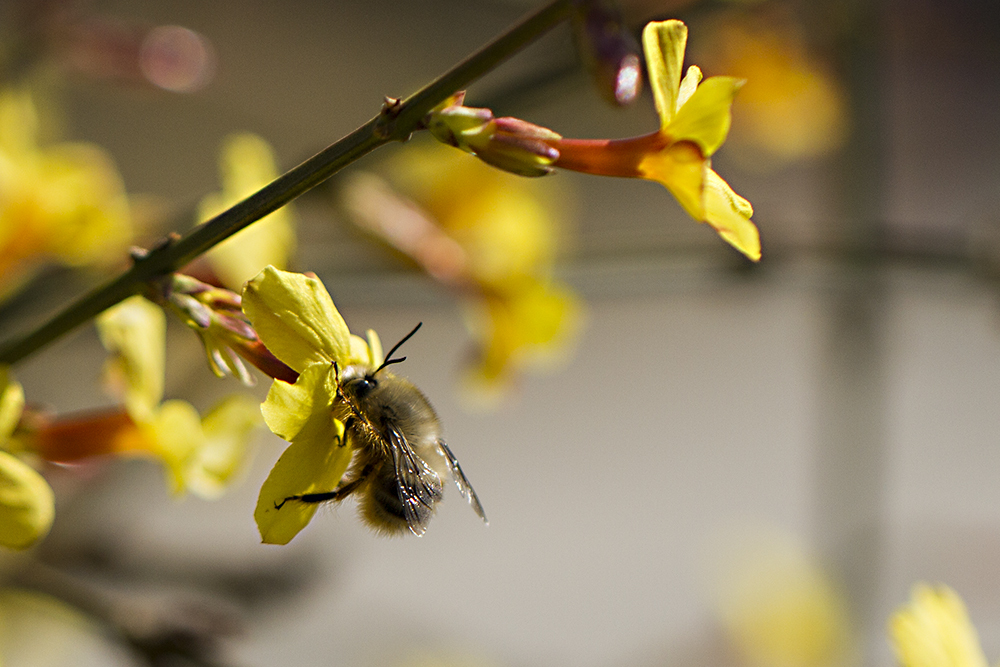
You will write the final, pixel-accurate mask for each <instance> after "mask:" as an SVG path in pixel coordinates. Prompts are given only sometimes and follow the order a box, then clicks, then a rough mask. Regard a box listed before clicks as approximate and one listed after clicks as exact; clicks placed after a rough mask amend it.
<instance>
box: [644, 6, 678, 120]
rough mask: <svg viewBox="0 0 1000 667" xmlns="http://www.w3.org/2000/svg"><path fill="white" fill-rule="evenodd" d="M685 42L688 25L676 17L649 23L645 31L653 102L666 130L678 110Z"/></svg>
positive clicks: (645, 46)
mask: <svg viewBox="0 0 1000 667" xmlns="http://www.w3.org/2000/svg"><path fill="white" fill-rule="evenodd" d="M686 45H687V26H686V25H684V23H682V22H681V21H678V20H676V19H671V20H669V21H659V22H652V23H647V24H646V27H645V29H643V31H642V46H643V48H644V49H645V51H646V69H647V70H648V72H649V87H650V88H651V89H652V91H653V101H654V102H655V103H656V112H657V113H658V114H659V115H660V127H661V128H663V129H666V127H667V125H669V124H670V121H671V120H673V117H674V114H675V113H676V112H677V96H678V89H679V88H680V84H681V69H682V67H683V65H684V47H685V46H686Z"/></svg>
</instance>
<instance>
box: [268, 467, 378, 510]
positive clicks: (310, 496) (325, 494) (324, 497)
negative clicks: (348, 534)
mask: <svg viewBox="0 0 1000 667" xmlns="http://www.w3.org/2000/svg"><path fill="white" fill-rule="evenodd" d="M372 469H373V466H370V465H368V466H365V467H364V468H363V469H362V470H361V474H359V475H358V476H357V477H356V478H354V479H352V480H351V481H350V482H348V483H347V484H343V485H341V486H338V487H337V488H336V489H334V490H333V491H320V492H319V493H303V494H300V495H297V496H288V497H287V498H285V499H284V500H282V501H281V502H280V503H274V509H276V510H280V509H281V508H282V507H284V505H285V503H287V502H288V501H289V500H300V501H302V502H304V503H325V502H326V501H328V500H343V499H344V498H346V497H347V496H349V495H351V494H352V493H354V492H355V491H357V490H358V487H359V486H361V484H362V483H363V482H364V481H365V479H366V478H367V477H368V475H370V474H371V471H372Z"/></svg>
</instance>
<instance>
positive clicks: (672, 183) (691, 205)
mask: <svg viewBox="0 0 1000 667" xmlns="http://www.w3.org/2000/svg"><path fill="white" fill-rule="evenodd" d="M706 164H707V161H706V160H705V158H704V157H703V156H702V154H701V150H700V149H699V148H698V146H696V145H695V144H693V143H691V142H689V141H682V142H680V143H676V144H673V145H672V146H670V147H669V148H667V149H665V150H662V151H660V152H659V153H654V154H651V155H648V156H646V157H645V158H644V159H643V161H642V162H641V163H640V164H639V171H640V173H641V174H642V177H643V178H646V179H649V180H653V181H657V182H658V183H660V184H662V185H663V186H664V187H666V188H667V189H668V190H670V193H671V194H672V195H673V196H674V197H675V198H676V199H677V201H678V202H679V203H680V205H681V206H683V207H684V210H685V211H687V213H688V215H690V216H691V217H692V218H694V219H695V220H698V221H703V220H704V219H705V206H704V203H703V198H702V191H703V189H704V183H705V172H706V171H708V169H706Z"/></svg>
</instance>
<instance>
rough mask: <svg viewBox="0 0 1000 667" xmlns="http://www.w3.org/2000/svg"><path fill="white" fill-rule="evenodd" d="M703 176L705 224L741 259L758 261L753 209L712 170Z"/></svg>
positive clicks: (757, 235) (757, 238)
mask: <svg viewBox="0 0 1000 667" xmlns="http://www.w3.org/2000/svg"><path fill="white" fill-rule="evenodd" d="M706 171H707V173H706V175H705V191H704V202H705V222H707V223H708V224H709V225H711V226H712V227H713V228H714V229H715V231H717V232H718V233H719V236H721V237H722V238H723V239H725V240H726V241H727V242H729V244H730V245H732V246H733V247H734V248H736V249H737V250H739V251H740V252H742V253H743V254H744V255H746V256H747V257H749V258H750V259H752V260H753V261H755V262H756V261H758V260H759V259H760V232H758V231H757V226H756V225H754V224H753V221H751V220H750V218H751V216H753V207H752V206H751V205H750V202H748V201H747V200H746V199H744V198H743V197H741V196H739V195H738V194H736V193H735V192H733V189H732V188H731V187H729V184H728V183H726V182H725V181H724V180H722V177H721V176H719V175H718V174H717V173H715V172H714V171H712V170H711V169H708V170H706Z"/></svg>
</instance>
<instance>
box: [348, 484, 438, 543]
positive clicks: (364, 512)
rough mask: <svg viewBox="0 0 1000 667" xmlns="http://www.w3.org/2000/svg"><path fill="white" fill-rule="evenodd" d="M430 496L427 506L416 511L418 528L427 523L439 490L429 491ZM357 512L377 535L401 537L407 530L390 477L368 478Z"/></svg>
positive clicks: (422, 506)
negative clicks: (384, 534) (399, 535)
mask: <svg viewBox="0 0 1000 667" xmlns="http://www.w3.org/2000/svg"><path fill="white" fill-rule="evenodd" d="M432 493H433V495H432V496H431V502H430V504H429V506H424V505H420V506H419V507H418V509H417V514H418V518H419V522H420V523H421V524H425V523H426V522H427V521H428V520H429V519H430V515H431V514H433V512H434V509H435V506H436V505H437V503H438V502H439V501H440V500H441V498H442V493H441V490H440V489H433V491H432ZM360 510H361V516H362V518H363V519H364V520H365V522H366V523H367V524H368V525H369V526H371V527H372V528H374V529H375V530H377V531H379V532H381V533H386V534H396V533H402V532H404V531H406V530H407V529H409V528H410V526H409V523H408V522H407V519H406V510H405V509H404V508H403V501H402V500H400V497H399V485H398V483H397V481H396V478H395V476H394V475H379V474H374V475H372V477H371V482H369V486H368V489H367V493H365V494H364V495H363V497H362V500H361V502H360Z"/></svg>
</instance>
